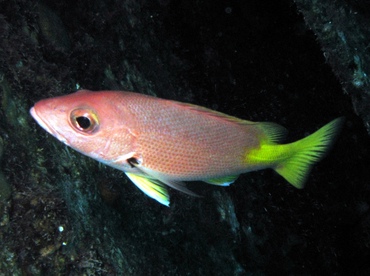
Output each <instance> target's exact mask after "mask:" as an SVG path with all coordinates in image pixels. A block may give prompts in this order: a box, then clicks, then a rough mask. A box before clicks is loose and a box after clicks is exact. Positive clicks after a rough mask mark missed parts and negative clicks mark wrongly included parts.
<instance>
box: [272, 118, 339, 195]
mask: <svg viewBox="0 0 370 276" xmlns="http://www.w3.org/2000/svg"><path fill="white" fill-rule="evenodd" d="M343 122H344V118H343V117H341V118H337V119H335V120H333V121H331V122H330V123H328V124H327V125H325V126H323V127H322V128H320V129H319V130H317V131H316V132H314V133H313V134H311V135H309V136H307V137H305V138H303V139H301V140H298V141H296V142H293V143H291V144H285V145H270V146H269V147H276V149H277V152H279V153H280V154H279V155H280V156H279V157H277V160H276V161H277V163H276V166H275V167H273V169H274V170H275V171H276V172H277V173H279V174H280V175H281V176H282V177H284V178H285V179H286V180H287V181H288V182H289V183H290V184H292V185H293V186H294V187H296V188H299V189H302V188H303V187H304V184H305V182H306V179H307V177H308V175H309V173H310V171H311V168H312V165H313V164H314V163H315V162H318V161H319V160H321V159H322V158H323V157H324V156H325V154H326V153H327V152H328V150H329V149H330V147H331V146H332V145H333V143H334V141H335V138H336V136H337V134H338V133H339V130H340V129H341V126H342V124H343ZM270 150H273V149H270Z"/></svg>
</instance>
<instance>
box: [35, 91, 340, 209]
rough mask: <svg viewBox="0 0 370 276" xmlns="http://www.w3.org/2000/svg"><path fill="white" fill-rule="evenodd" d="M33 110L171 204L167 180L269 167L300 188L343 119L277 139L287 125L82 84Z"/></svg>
mask: <svg viewBox="0 0 370 276" xmlns="http://www.w3.org/2000/svg"><path fill="white" fill-rule="evenodd" d="M30 113H31V115H32V116H33V118H34V119H35V120H36V121H37V122H38V123H39V125H40V126H41V127H43V128H44V129H45V130H46V131H48V132H49V133H50V134H52V135H53V136H55V137H56V138H57V139H59V140H60V141H61V142H63V143H65V144H66V145H68V146H70V147H72V148H73V149H75V150H77V151H79V152H80V153H82V154H85V155H87V156H89V157H91V158H94V159H95V160H97V161H99V162H102V163H104V164H106V165H108V166H112V167H114V168H116V169H119V170H122V171H124V172H125V173H126V175H127V176H128V177H129V178H130V179H131V180H132V182H133V183H134V184H135V185H136V186H137V187H138V188H140V189H141V190H142V191H143V192H144V193H146V194H147V195H148V196H150V197H152V198H154V199H155V200H157V201H158V202H160V203H162V204H164V205H167V206H168V205H169V195H168V192H167V189H166V185H167V186H170V187H172V188H175V189H178V190H180V191H182V192H186V193H188V194H193V193H192V192H191V191H189V190H188V189H187V188H186V187H185V185H184V183H183V181H196V180H200V181H205V182H207V183H210V184H215V185H220V186H226V185H229V184H230V183H232V182H234V181H235V179H236V178H237V177H238V176H239V175H240V174H241V173H246V172H249V171H255V170H261V169H266V168H271V169H273V170H275V171H276V172H277V173H279V174H280V175H282V176H283V177H284V178H285V179H286V180H287V181H288V182H289V183H290V184H292V185H293V186H295V187H296V188H303V186H304V183H305V181H306V179H307V176H308V174H309V172H310V170H311V167H312V165H313V164H314V163H315V162H317V161H319V160H320V159H321V158H322V157H323V156H324V155H325V153H326V152H327V151H328V149H329V147H330V146H331V145H332V143H333V140H334V138H335V136H336V135H337V133H338V132H339V129H340V126H341V125H342V122H343V119H342V118H338V119H335V120H333V121H332V122H330V123H328V124H327V125H325V126H324V127H322V128H321V129H319V130H318V131H316V132H315V133H313V134H311V135H310V136H307V137H305V138H303V139H301V140H298V141H296V142H293V143H289V144H280V143H281V141H282V140H283V138H284V136H285V134H286V130H285V129H284V128H283V127H281V126H280V125H277V124H275V123H268V122H251V121H246V120H241V119H238V118H235V117H232V116H229V115H226V114H223V113H220V112H216V111H213V110H210V109H207V108H204V107H200V106H196V105H192V104H187V103H181V102H176V101H170V100H165V99H160V98H156V97H151V96H147V95H142V94H138V93H133V92H124V91H99V92H92V91H87V90H81V91H78V92H76V93H73V94H70V95H66V96H61V97H56V98H51V99H45V100H41V101H39V102H37V103H36V104H35V106H34V107H32V108H31V110H30Z"/></svg>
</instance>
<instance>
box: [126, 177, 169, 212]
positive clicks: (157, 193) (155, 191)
mask: <svg viewBox="0 0 370 276" xmlns="http://www.w3.org/2000/svg"><path fill="white" fill-rule="evenodd" d="M126 175H127V176H128V178H130V180H131V181H132V182H133V183H134V184H135V185H136V186H137V187H138V188H139V189H140V190H142V191H143V192H144V193H145V194H146V195H148V196H149V197H151V198H153V199H155V200H156V201H158V202H159V203H161V204H163V205H166V206H167V207H168V206H169V205H170V197H169V195H168V191H167V189H166V187H165V185H164V184H163V183H161V182H160V181H157V180H155V179H150V178H148V177H145V176H143V175H138V174H133V173H128V172H126Z"/></svg>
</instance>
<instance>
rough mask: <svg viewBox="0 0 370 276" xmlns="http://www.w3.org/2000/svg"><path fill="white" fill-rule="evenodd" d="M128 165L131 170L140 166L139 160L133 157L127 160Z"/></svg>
mask: <svg viewBox="0 0 370 276" xmlns="http://www.w3.org/2000/svg"><path fill="white" fill-rule="evenodd" d="M127 163H128V164H129V165H130V166H131V168H135V167H136V166H137V165H139V164H140V163H139V160H137V159H136V158H135V157H131V158H129V159H127Z"/></svg>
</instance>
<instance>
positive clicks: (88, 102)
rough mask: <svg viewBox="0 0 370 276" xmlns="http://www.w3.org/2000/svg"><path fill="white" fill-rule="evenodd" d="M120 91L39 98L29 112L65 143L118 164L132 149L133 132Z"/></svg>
mask: <svg viewBox="0 0 370 276" xmlns="http://www.w3.org/2000/svg"><path fill="white" fill-rule="evenodd" d="M121 94H122V93H119V92H114V91H112V92H111V94H109V93H107V92H106V93H102V92H92V91H87V90H80V91H77V92H75V93H73V94H69V95H65V96H60V97H55V98H49V99H44V100H41V101H39V102H37V103H36V104H35V105H34V106H33V107H32V108H31V109H30V113H31V115H32V117H33V118H34V119H35V120H36V121H37V123H38V124H39V125H40V126H41V127H42V128H44V129H45V130H46V131H47V132H49V133H50V134H51V135H53V136H54V137H56V138H57V139H58V140H60V141H61V142H63V143H64V144H66V145H68V146H70V147H72V148H73V149H75V150H77V151H79V152H81V153H82V154H85V155H87V156H89V157H92V158H94V159H96V160H98V161H100V162H103V163H105V164H108V165H112V166H115V167H117V166H119V165H120V164H115V163H119V162H125V161H126V160H127V159H129V158H131V157H132V155H133V152H134V150H135V133H134V132H133V131H132V130H131V128H130V125H129V123H130V122H132V120H130V114H129V112H128V110H127V109H125V107H124V105H122V104H120V96H121ZM126 157H127V158H126ZM126 163H127V162H126ZM126 165H127V164H126Z"/></svg>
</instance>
